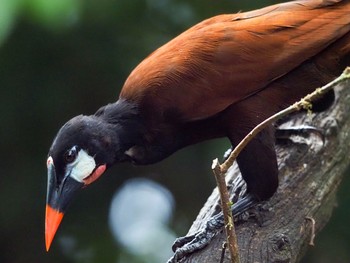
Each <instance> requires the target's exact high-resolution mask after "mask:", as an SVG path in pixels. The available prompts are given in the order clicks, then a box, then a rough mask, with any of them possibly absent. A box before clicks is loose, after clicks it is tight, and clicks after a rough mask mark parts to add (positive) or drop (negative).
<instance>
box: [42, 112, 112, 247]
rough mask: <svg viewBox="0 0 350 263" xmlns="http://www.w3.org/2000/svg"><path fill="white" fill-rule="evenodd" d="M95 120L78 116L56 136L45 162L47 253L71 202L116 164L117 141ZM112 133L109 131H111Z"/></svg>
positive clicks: (105, 127) (100, 122) (104, 124)
mask: <svg viewBox="0 0 350 263" xmlns="http://www.w3.org/2000/svg"><path fill="white" fill-rule="evenodd" d="M106 125H108V124H106V123H104V122H103V121H101V120H100V119H99V118H97V117H96V116H82V115H80V116H77V117H75V118H73V119H71V120H70V121H68V122H67V123H66V124H65V125H64V126H63V127H62V128H61V129H60V130H59V132H58V134H57V135H56V137H55V139H54V141H53V143H52V146H51V148H50V150H49V154H48V158H47V171H48V184H47V197H46V221H45V239H46V250H49V247H50V245H51V242H52V240H53V237H54V235H55V233H56V231H57V228H58V226H59V224H60V222H61V220H62V218H63V215H64V213H65V211H66V209H67V206H68V204H69V203H70V200H71V199H72V197H73V196H74V195H75V193H76V192H78V191H79V189H81V188H83V187H85V186H87V185H89V184H91V183H92V182H94V181H96V180H97V179H98V178H99V177H100V176H101V175H102V174H103V172H104V171H105V170H106V169H107V167H109V166H110V165H111V164H113V163H114V162H115V159H116V158H117V157H116V153H115V149H118V139H117V138H112V136H113V135H112V134H111V132H109V129H108V127H107V126H106ZM110 130H111V129H110Z"/></svg>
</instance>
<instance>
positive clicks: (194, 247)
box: [168, 194, 258, 263]
mask: <svg viewBox="0 0 350 263" xmlns="http://www.w3.org/2000/svg"><path fill="white" fill-rule="evenodd" d="M257 201H258V200H257V199H256V198H255V197H254V196H253V195H251V194H247V195H246V196H245V197H244V198H242V199H239V200H238V201H237V203H235V204H234V205H233V206H232V215H233V216H234V217H236V216H238V215H239V214H241V213H243V212H244V211H246V210H247V209H249V208H250V207H252V206H253V205H254V204H256V203H257ZM224 225H225V221H224V216H223V214H222V212H220V213H218V214H217V215H215V216H213V217H212V218H211V219H210V220H209V221H207V223H206V225H205V226H204V227H203V229H201V230H199V231H198V232H197V233H195V234H193V235H189V236H185V237H180V238H177V239H176V240H175V242H174V244H173V246H172V249H173V251H174V252H175V253H174V255H173V257H172V258H171V259H169V261H168V263H175V262H178V261H179V260H181V259H182V258H184V257H185V256H187V255H189V254H191V253H193V252H195V251H198V250H200V249H202V248H204V247H205V246H207V245H208V244H209V243H210V241H211V240H212V239H213V238H214V236H215V235H217V234H218V233H219V232H220V231H221V230H222V229H223V227H224Z"/></svg>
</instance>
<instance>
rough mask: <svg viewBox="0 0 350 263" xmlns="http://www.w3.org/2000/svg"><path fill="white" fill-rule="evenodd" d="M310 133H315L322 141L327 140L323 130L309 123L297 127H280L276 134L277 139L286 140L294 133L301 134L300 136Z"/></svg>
mask: <svg viewBox="0 0 350 263" xmlns="http://www.w3.org/2000/svg"><path fill="white" fill-rule="evenodd" d="M310 134H315V135H316V136H317V137H318V138H320V140H321V141H322V143H323V144H324V142H325V136H324V133H323V131H322V130H320V129H318V128H316V127H313V126H309V125H301V126H295V127H288V128H278V129H276V132H275V136H276V139H277V140H286V139H290V137H291V136H292V135H299V136H304V137H305V136H309V135H310Z"/></svg>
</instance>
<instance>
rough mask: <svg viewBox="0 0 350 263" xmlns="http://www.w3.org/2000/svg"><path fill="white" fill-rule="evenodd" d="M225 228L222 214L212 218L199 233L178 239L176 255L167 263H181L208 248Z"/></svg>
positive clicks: (176, 241)
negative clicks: (191, 255)
mask: <svg viewBox="0 0 350 263" xmlns="http://www.w3.org/2000/svg"><path fill="white" fill-rule="evenodd" d="M223 226H224V220H223V216H222V214H221V213H220V214H218V215H217V216H214V217H213V218H211V219H210V220H209V221H208V222H207V224H206V226H205V227H204V228H203V229H202V230H200V231H198V232H197V233H195V234H193V235H189V236H184V237H179V238H177V239H176V240H175V242H174V244H173V246H172V249H173V251H174V255H173V256H172V257H171V258H170V259H169V261H168V262H167V263H177V262H181V260H182V259H184V257H185V256H188V255H190V254H192V253H193V252H196V251H198V250H201V249H202V248H204V247H206V246H207V245H208V244H209V243H210V241H211V240H212V239H213V238H214V236H215V235H216V234H218V233H219V232H220V231H221V230H222V228H223Z"/></svg>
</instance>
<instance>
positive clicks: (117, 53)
mask: <svg viewBox="0 0 350 263" xmlns="http://www.w3.org/2000/svg"><path fill="white" fill-rule="evenodd" d="M276 2H277V1H247V0H244V1H233V0H193V1H188V0H187V1H185V0H118V1H117V0H99V1H97V0H95V1H93V0H84V1H83V0H51V1H47V0H3V1H0V100H1V103H0V109H1V111H0V112H1V114H2V118H1V128H0V136H1V137H0V138H1V139H0V143H1V158H0V160H1V177H0V209H1V210H0V262H2V263H10V262H13V263H21V262H25V263H30V262H33V263H34V262H36V263H37V262H119V263H121V262H130V263H133V262H152V261H151V260H149V259H147V258H146V257H142V258H139V257H137V256H135V255H133V254H132V253H130V252H126V251H125V250H123V249H122V247H121V246H120V245H119V244H118V243H117V242H115V239H114V238H113V236H112V234H111V232H110V228H109V225H108V213H109V206H110V203H111V199H112V196H113V194H114V193H115V191H116V190H118V188H119V187H120V186H121V185H122V184H123V183H124V182H125V181H126V180H128V179H130V178H133V177H146V178H148V179H151V180H153V181H155V182H158V183H160V184H161V185H163V186H164V187H166V188H168V189H170V191H171V192H172V193H173V195H174V198H175V201H176V208H175V211H176V212H175V215H174V217H173V218H172V223H171V227H172V229H173V231H175V233H176V235H183V234H185V233H186V231H187V229H188V227H189V226H190V225H191V222H192V221H193V220H194V219H195V216H196V215H197V213H198V211H199V209H200V208H201V206H202V205H203V203H204V202H205V200H206V198H207V197H208V196H209V194H210V193H211V190H212V188H213V187H214V185H215V184H214V180H213V178H212V175H211V171H210V165H211V160H212V159H213V158H215V157H221V155H222V153H223V152H224V151H225V150H226V148H228V146H229V144H228V142H227V141H226V140H224V139H222V140H216V141H212V142H208V143H204V144H201V145H197V146H192V147H189V148H187V149H185V150H182V151H180V152H178V153H176V154H175V155H173V156H172V157H170V158H168V159H167V160H165V161H163V162H162V163H160V164H157V165H152V166H148V167H133V166H131V165H126V164H123V165H119V166H116V167H114V168H112V169H111V170H109V171H108V172H107V173H106V174H105V175H104V177H103V178H102V179H101V180H99V181H98V182H97V183H96V184H94V185H93V186H91V187H89V188H88V189H86V190H84V191H82V192H81V193H80V195H78V196H77V198H76V199H75V200H74V202H73V203H72V205H71V207H70V209H69V212H68V213H67V215H66V216H65V219H64V220H63V223H62V225H61V228H60V229H59V231H58V234H57V236H56V239H55V240H54V243H53V246H52V248H51V250H50V252H49V253H46V252H45V247H44V243H45V242H44V207H45V195H46V179H47V178H46V166H45V162H46V158H47V151H48V148H49V146H50V144H51V141H52V139H53V137H54V135H55V134H56V132H57V130H58V129H59V128H60V127H61V125H62V124H64V123H65V122H66V121H67V120H68V119H70V118H71V117H73V116H75V115H78V114H82V113H84V114H93V113H94V112H95V111H96V110H97V109H98V108H99V107H100V106H102V105H104V104H107V103H108V102H113V101H115V100H116V99H117V96H118V94H119V91H120V88H121V87H122V85H123V82H124V80H125V79H126V77H127V76H128V74H129V72H130V71H131V70H132V69H133V68H134V67H135V66H136V65H137V64H138V63H139V62H140V61H141V60H142V59H143V58H144V57H145V56H147V55H148V54H149V53H150V52H152V51H153V50H154V49H156V48H157V47H159V46H160V45H162V44H164V43H165V42H167V41H168V40H170V39H171V38H173V37H175V36H176V35H177V34H179V33H180V32H182V31H183V30H185V29H186V28H188V27H190V26H191V25H193V24H195V23H197V22H199V21H201V20H203V19H205V18H208V17H210V16H214V15H216V14H221V13H233V12H237V11H239V10H243V11H246V10H250V9H254V8H257V7H261V6H265V5H268V4H271V3H276ZM349 185H350V180H349V179H347V178H345V180H344V182H343V184H342V186H341V190H340V192H339V206H338V208H337V209H336V210H335V213H334V215H333V217H332V219H331V222H330V223H329V224H328V226H327V227H326V229H324V231H323V232H322V233H321V234H320V235H318V236H317V238H316V241H315V242H316V247H315V248H312V249H310V252H309V253H308V255H307V258H306V259H305V262H350V245H349V242H350V225H349V220H350V211H349V209H350V208H349V205H348V203H349V201H350V194H349V193H347V189H348V187H349ZM130 216H132V215H130ZM316 223H317V222H316ZM62 237H69V240H70V241H69V242H73V243H74V246H71V249H69V250H67V249H66V250H65V249H64V246H62V245H59V244H62V242H64V240H65V239H63V238H62ZM57 240H61V241H57ZM62 240H63V241H62ZM72 240H73V241H72ZM67 242H68V241H67ZM84 251H85V252H84ZM86 251H88V253H86ZM153 263H155V262H153Z"/></svg>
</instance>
